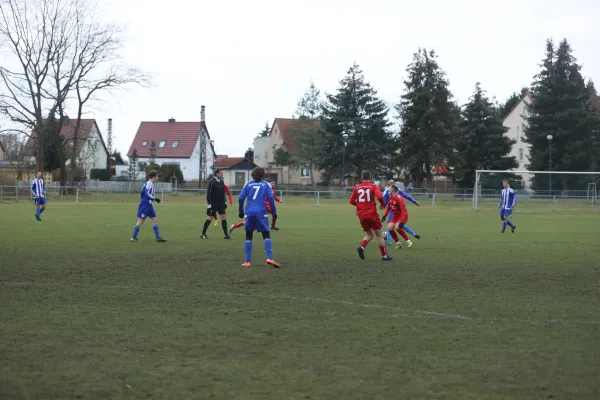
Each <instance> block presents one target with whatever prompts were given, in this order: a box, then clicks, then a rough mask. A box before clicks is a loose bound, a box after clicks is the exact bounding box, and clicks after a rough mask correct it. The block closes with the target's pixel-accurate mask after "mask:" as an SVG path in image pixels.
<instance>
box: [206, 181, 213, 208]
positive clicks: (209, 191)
mask: <svg viewBox="0 0 600 400" xmlns="http://www.w3.org/2000/svg"><path fill="white" fill-rule="evenodd" d="M214 181H215V178H211V180H210V181H208V186H207V187H206V204H208V205H210V200H211V197H212V186H213V182H214Z"/></svg>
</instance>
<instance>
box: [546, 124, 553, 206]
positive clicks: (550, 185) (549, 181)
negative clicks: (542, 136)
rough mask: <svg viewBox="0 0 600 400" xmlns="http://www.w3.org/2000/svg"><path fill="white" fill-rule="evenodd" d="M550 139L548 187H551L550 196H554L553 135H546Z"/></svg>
mask: <svg viewBox="0 0 600 400" xmlns="http://www.w3.org/2000/svg"><path fill="white" fill-rule="evenodd" d="M546 139H548V172H549V173H548V187H549V188H550V197H552V139H553V137H552V135H548V136H546Z"/></svg>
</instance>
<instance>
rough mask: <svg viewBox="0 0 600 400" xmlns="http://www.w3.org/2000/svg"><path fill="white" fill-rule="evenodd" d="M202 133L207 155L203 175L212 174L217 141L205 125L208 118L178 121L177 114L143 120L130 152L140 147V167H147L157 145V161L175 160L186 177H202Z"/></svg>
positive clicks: (167, 162)
mask: <svg viewBox="0 0 600 400" xmlns="http://www.w3.org/2000/svg"><path fill="white" fill-rule="evenodd" d="M201 134H203V135H205V143H206V159H205V165H204V170H203V173H204V177H203V178H207V177H210V175H211V174H212V168H213V164H214V162H215V159H216V153H215V148H214V142H213V140H211V139H210V134H209V133H208V129H207V128H206V122H205V121H194V122H177V121H176V120H175V119H174V118H171V119H169V120H168V121H164V122H163V121H154V122H150V121H144V122H141V123H140V126H139V128H138V130H137V133H136V134H135V137H134V138H133V141H132V142H131V146H130V147H129V151H128V152H127V156H128V157H131V156H132V154H133V150H134V149H135V150H136V151H137V155H138V160H137V162H138V168H139V170H140V172H143V171H145V170H146V166H147V165H148V162H149V160H150V158H151V149H152V148H153V144H154V148H155V149H156V156H155V162H156V164H158V165H163V164H176V165H179V168H181V172H182V173H183V179H184V180H186V181H198V180H199V179H200V169H201V168H200V160H201V157H200V142H201V140H200V139H201V136H200V135H201Z"/></svg>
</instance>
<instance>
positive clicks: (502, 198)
mask: <svg viewBox="0 0 600 400" xmlns="http://www.w3.org/2000/svg"><path fill="white" fill-rule="evenodd" d="M502 200H504V197H503V196H502V193H500V202H499V203H498V208H500V207H502Z"/></svg>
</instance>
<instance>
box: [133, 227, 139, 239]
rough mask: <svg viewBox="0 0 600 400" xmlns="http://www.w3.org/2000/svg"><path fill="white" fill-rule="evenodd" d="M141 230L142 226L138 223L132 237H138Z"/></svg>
mask: <svg viewBox="0 0 600 400" xmlns="http://www.w3.org/2000/svg"><path fill="white" fill-rule="evenodd" d="M139 232H140V227H139V226H138V225H136V226H135V228H133V236H132V238H134V239H135V238H136V237H137V235H138V233H139Z"/></svg>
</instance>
